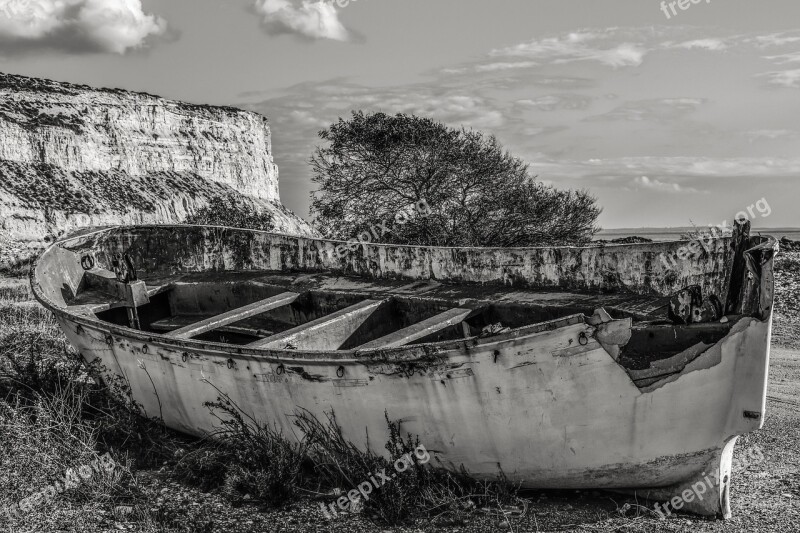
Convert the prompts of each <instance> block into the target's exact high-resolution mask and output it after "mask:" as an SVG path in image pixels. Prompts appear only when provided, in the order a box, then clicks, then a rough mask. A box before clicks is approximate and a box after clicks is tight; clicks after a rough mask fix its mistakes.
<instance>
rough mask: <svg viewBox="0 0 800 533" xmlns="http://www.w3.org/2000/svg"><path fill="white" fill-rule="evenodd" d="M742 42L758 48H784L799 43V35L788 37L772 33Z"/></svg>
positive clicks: (783, 34)
mask: <svg viewBox="0 0 800 533" xmlns="http://www.w3.org/2000/svg"><path fill="white" fill-rule="evenodd" d="M744 42H745V43H753V44H755V45H756V46H758V47H759V48H767V47H770V46H784V45H787V44H793V43H797V42H800V35H788V34H787V33H786V32H784V33H772V34H769V35H759V36H757V37H752V38H749V39H745V41H744Z"/></svg>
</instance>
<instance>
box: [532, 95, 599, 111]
mask: <svg viewBox="0 0 800 533" xmlns="http://www.w3.org/2000/svg"><path fill="white" fill-rule="evenodd" d="M591 102H592V99H591V98H590V97H589V96H583V95H579V94H548V95H545V96H538V97H536V98H525V99H523V100H517V104H519V105H521V106H523V107H533V108H536V109H539V110H540V111H555V110H556V109H566V110H579V109H586V107H588V106H589V104H591Z"/></svg>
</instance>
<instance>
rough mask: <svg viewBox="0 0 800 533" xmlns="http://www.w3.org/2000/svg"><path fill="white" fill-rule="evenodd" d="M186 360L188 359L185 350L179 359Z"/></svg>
mask: <svg viewBox="0 0 800 533" xmlns="http://www.w3.org/2000/svg"><path fill="white" fill-rule="evenodd" d="M188 360H189V354H188V353H186V352H183V355H182V356H181V361H183V362H184V363H185V362H186V361H188Z"/></svg>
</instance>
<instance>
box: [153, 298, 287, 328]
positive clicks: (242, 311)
mask: <svg viewBox="0 0 800 533" xmlns="http://www.w3.org/2000/svg"><path fill="white" fill-rule="evenodd" d="M299 296H300V294H299V293H297V292H284V293H281V294H278V295H277V296H272V297H270V298H266V299H264V300H259V301H257V302H253V303H251V304H248V305H245V306H243V307H238V308H236V309H231V310H230V311H228V312H225V313H222V314H219V315H215V316H212V317H209V318H206V319H205V320H200V321H199V322H195V323H194V324H190V325H188V326H185V327H182V328H179V329H176V330H174V331H170V332H169V333H167V334H166V335H167V336H168V337H173V338H176V339H190V338H192V337H195V336H197V335H200V334H202V333H205V332H206V331H211V330H214V329H217V328H220V327H222V326H227V325H228V324H233V323H234V322H238V321H240V320H244V319H245V318H249V317H251V316H255V315H260V314H261V313H266V312H267V311H270V310H272V309H276V308H278V307H283V306H284V305H289V304H290V303H292V302H294V301H295V300H297V298H298V297H299Z"/></svg>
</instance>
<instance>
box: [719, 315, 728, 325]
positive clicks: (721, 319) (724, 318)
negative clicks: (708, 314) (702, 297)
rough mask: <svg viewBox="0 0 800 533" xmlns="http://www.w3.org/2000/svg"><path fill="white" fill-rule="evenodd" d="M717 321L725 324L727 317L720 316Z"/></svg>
mask: <svg viewBox="0 0 800 533" xmlns="http://www.w3.org/2000/svg"><path fill="white" fill-rule="evenodd" d="M719 323H720V324H727V323H728V317H726V316H724V317H722V318H720V319H719Z"/></svg>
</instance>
